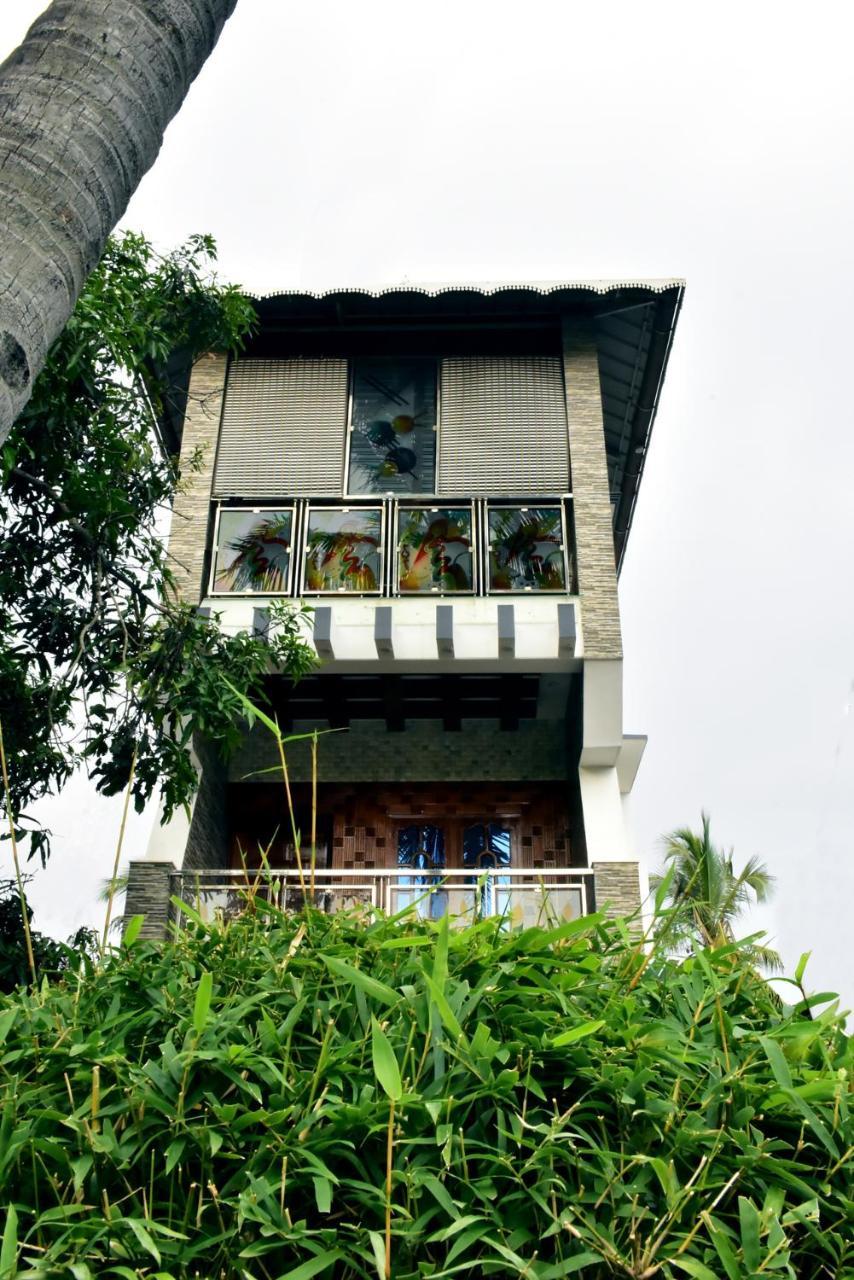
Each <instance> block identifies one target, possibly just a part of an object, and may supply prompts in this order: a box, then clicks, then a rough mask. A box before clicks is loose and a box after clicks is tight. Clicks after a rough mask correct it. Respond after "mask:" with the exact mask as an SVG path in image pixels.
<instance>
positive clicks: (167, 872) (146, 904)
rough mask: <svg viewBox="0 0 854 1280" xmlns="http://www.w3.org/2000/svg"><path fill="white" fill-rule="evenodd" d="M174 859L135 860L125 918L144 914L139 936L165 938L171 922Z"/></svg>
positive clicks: (129, 873)
mask: <svg viewBox="0 0 854 1280" xmlns="http://www.w3.org/2000/svg"><path fill="white" fill-rule="evenodd" d="M175 869H176V868H175V866H174V865H173V863H171V862H142V861H139V862H131V864H130V867H129V869H128V887H127V892H126V894H125V910H124V918H125V923H126V924H127V923H128V922H129V921H130V920H132V919H133V917H134V916H144V917H145V919H144V920H143V923H142V928H141V929H140V933H139V936H140V937H141V938H165V937H166V935H167V931H168V926H169V917H170V902H169V899H170V898H171V896H172V881H171V878H170V877H171V876H172V874H173V873H174V872H175Z"/></svg>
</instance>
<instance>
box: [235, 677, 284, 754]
mask: <svg viewBox="0 0 854 1280" xmlns="http://www.w3.org/2000/svg"><path fill="white" fill-rule="evenodd" d="M222 682H223V684H224V685H226V686H227V687H228V688H229V689H230V690H231V692H232V693H233V694H234V696H235V697H236V698H237V700H238V702H239V703H240V705H241V706H242V707H243V709H244V711H245V712H246V717H247V719H248V721H249V723H250V725H251V724H252V722H253V720H260V721H261V723H262V724H263V725H264V727H265V728H267V729H269V730H270V732H271V733H272V735H273V737H274V738H276V740H277V741H278V742H281V741H282V732H281V730H280V728H279V726H278V725H277V724H276V722H275V720H271V719H270V717H269V716H265V715H264V712H263V711H261V709H260V708H259V707H256V706H255V703H254V702H251V701H250V700H249V698H247V696H246V694H245V693H241V692H240V690H239V689H236V688H235V687H234V685H233V684H232V683H231V681H230V680H229V679H228V678H227V677H226V676H222Z"/></svg>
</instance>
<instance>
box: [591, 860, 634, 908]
mask: <svg viewBox="0 0 854 1280" xmlns="http://www.w3.org/2000/svg"><path fill="white" fill-rule="evenodd" d="M593 877H594V883H595V885H596V910H597V911H601V909H602V908H603V907H606V908H607V914H608V915H609V916H611V917H614V916H628V915H631V914H632V912H633V911H637V909H638V907H639V906H640V900H641V897H640V876H639V874H638V864H637V863H636V862H594V863H593Z"/></svg>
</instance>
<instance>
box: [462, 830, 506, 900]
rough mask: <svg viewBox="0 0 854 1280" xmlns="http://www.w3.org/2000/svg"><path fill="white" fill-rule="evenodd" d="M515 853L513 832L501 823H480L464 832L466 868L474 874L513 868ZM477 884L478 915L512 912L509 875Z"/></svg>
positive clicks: (481, 879)
mask: <svg viewBox="0 0 854 1280" xmlns="http://www.w3.org/2000/svg"><path fill="white" fill-rule="evenodd" d="M511 853H512V849H511V836H510V832H509V831H508V830H507V828H506V827H503V826H502V825H501V823H500V822H478V823H475V824H474V825H473V826H471V827H466V828H465V830H464V831H463V866H464V867H467V868H471V869H472V871H480V872H482V871H485V870H486V869H487V868H492V867H509V866H510V860H511ZM472 880H474V877H472ZM475 883H476V888H475V914H476V915H480V916H491V915H502V914H504V913H505V912H506V911H507V910H508V908H509V906H510V877H509V876H481V878H480V880H478V881H476V882H475Z"/></svg>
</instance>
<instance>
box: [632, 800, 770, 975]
mask: <svg viewBox="0 0 854 1280" xmlns="http://www.w3.org/2000/svg"><path fill="white" fill-rule="evenodd" d="M700 819H701V823H702V830H701V831H700V832H696V831H691V829H690V828H689V827H682V828H680V829H679V830H677V831H671V833H670V835H668V836H666V837H665V839H664V859H665V862H666V863H667V875H666V876H665V877H663V878H659V880H658V882H657V884H658V889H659V894H658V897H659V899H660V902H669V903H670V904H671V905H672V906H673V907H675V908H676V909H677V912H678V920H676V921H674V920H673V919H669V920H668V931H669V933H670V936H671V937H672V936H674V934H675V935H676V936H678V937H679V938H680V940H681V941H682V942H683V943H688V944H692V943H696V944H697V945H699V946H701V947H705V946H718V945H721V944H723V943H726V942H731V941H732V939H733V937H734V933H733V925H734V924H735V922H736V920H738V918H739V917H740V916H741V915H742V914H743V913H744V912H745V911H746V910H747V909H748V907H749V906H750V905H751V903H752V902H753V901H755V902H759V903H763V902H767V901H768V899H769V898H770V896H771V892H772V890H773V886H774V877H773V876H772V875H770V873H769V872H768V869H767V868H766V867H765V865H764V864H763V863H762V862H760V861H759V859H758V858H748V860H747V862H746V863H745V865H744V866H743V867H742V869H741V871H739V872H736V870H735V867H734V865H733V854H732V850H730V851H729V852H728V853H727V852H725V851H724V850H723V849H718V848H717V847H716V845H714V844H712V839H711V835H710V822H709V815H708V814H707V813H702V814H701V815H700ZM752 955H753V959H754V962H755V963H756V964H758V965H759V966H760V968H763V969H770V970H774V969H779V968H780V957H779V955H778V954H777V952H776V951H772V950H771V949H770V948H769V947H764V946H759V945H754V946H753V948H752Z"/></svg>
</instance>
